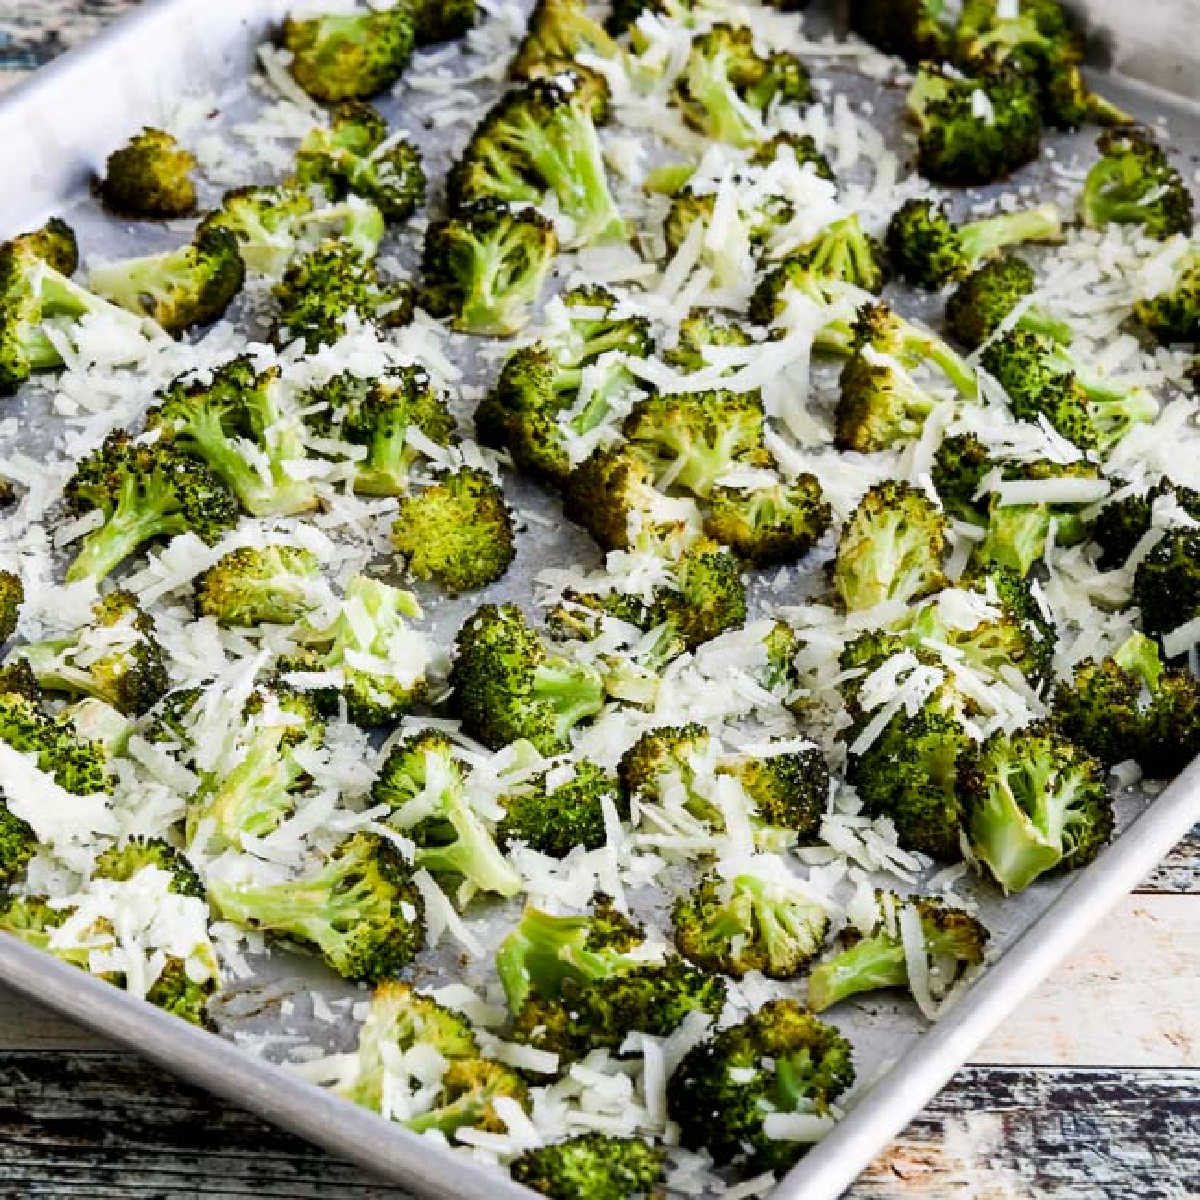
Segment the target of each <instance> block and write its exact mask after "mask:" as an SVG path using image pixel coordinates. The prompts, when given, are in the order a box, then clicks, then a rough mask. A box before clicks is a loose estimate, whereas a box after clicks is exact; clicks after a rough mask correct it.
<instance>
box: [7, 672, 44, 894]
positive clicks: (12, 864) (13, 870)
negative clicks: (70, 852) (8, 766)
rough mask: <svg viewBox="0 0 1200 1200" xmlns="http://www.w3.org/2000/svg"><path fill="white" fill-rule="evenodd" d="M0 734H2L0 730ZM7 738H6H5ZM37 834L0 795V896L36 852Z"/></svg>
mask: <svg viewBox="0 0 1200 1200" xmlns="http://www.w3.org/2000/svg"><path fill="white" fill-rule="evenodd" d="M5 708H7V703H6V699H5V697H4V696H2V695H0V721H3V720H4V718H5V716H6V715H7V714H6V713H5V712H4V711H3V710H4V709H5ZM0 736H3V733H2V731H0ZM5 740H7V739H5ZM37 848H38V841H37V834H36V833H34V831H33V826H32V825H30V824H29V822H28V821H23V820H21V818H20V817H18V816H15V815H14V814H13V813H12V812H11V811H10V810H9V807H8V805H7V804H6V803H5V801H4V797H3V796H0V896H4V895H6V894H7V892H8V889H9V888H10V887H12V885H13V884H14V883H17V882H18V881H19V880H20V879H21V877H22V875H24V873H25V866H26V864H27V863H28V862H29V860H30V859H31V858H32V857H33V856H34V855H35V854H36V853H37Z"/></svg>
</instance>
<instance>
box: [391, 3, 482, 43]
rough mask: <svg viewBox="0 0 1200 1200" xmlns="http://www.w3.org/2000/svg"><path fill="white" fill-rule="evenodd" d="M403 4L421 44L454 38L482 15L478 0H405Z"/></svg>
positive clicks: (461, 34)
mask: <svg viewBox="0 0 1200 1200" xmlns="http://www.w3.org/2000/svg"><path fill="white" fill-rule="evenodd" d="M404 7H405V8H407V9H408V15H409V16H410V17H411V18H412V23H413V32H414V34H416V39H417V45H418V46H432V45H434V44H435V43H437V42H452V41H454V40H455V39H456V38H460V37H462V36H463V34H464V33H466V32H467V30H468V29H470V28H471V27H472V26H473V25H474V24H475V22H476V20H477V19H478V17H479V5H478V4H476V2H475V0H404Z"/></svg>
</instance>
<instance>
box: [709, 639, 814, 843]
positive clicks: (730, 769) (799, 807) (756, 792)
mask: <svg viewBox="0 0 1200 1200" xmlns="http://www.w3.org/2000/svg"><path fill="white" fill-rule="evenodd" d="M779 628H780V627H779V626H776V627H775V628H774V629H773V630H772V635H771V636H775V635H777V634H778V631H779ZM784 628H786V626H785V627H784ZM789 632H790V631H789ZM788 645H789V648H790V647H791V641H790V640H789V643H788ZM770 648H771V647H770V639H768V651H770ZM717 774H718V775H732V776H733V777H734V778H735V779H736V780H737V781H738V782H739V783H740V784H741V785H742V789H743V790H744V791H745V793H746V795H747V796H749V797H750V800H751V802H752V803H753V805H754V815H753V816H752V817H751V818H750V825H751V828H752V829H753V830H754V834H755V840H756V841H757V842H758V843H759V844H761V845H764V846H767V847H771V846H773V845H774V844H775V843H782V844H787V845H791V844H793V843H795V842H800V843H802V844H803V843H807V842H811V841H813V840H814V839H815V838H816V836H817V833H818V831H819V830H820V828H821V821H822V819H823V817H824V816H825V804H826V801H827V800H828V798H829V769H828V767H826V765H825V760H824V758H822V756H821V752H820V751H819V750H818V749H817V748H816V747H815V746H812V747H808V748H806V749H803V750H789V751H786V752H784V753H782V754H767V755H765V756H757V755H750V754H743V755H738V756H737V757H736V758H733V759H727V760H722V761H721V763H720V764H719V765H718V767H717Z"/></svg>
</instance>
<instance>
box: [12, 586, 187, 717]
mask: <svg viewBox="0 0 1200 1200" xmlns="http://www.w3.org/2000/svg"><path fill="white" fill-rule="evenodd" d="M15 654H16V655H17V656H18V657H20V658H21V659H23V660H24V661H25V662H27V663H28V664H29V667H30V669H31V670H32V671H33V674H34V676H35V677H36V679H37V681H38V684H39V686H41V687H42V688H44V689H45V690H47V691H51V692H66V693H67V694H68V695H71V696H94V697H95V698H96V699H97V700H103V701H104V702H105V703H106V704H110V705H112V707H113V708H115V709H116V710H117V711H118V712H120V713H123V714H125V715H126V716H130V717H136V716H140V715H141V714H142V713H144V712H148V711H149V710H150V709H151V708H153V707H154V705H155V704H157V703H158V701H159V700H160V699H161V698H162V696H163V695H164V694H165V693H166V691H167V687H168V680H167V668H166V660H165V656H164V654H163V648H162V646H161V645H160V644H159V641H158V639H157V638H156V637H155V636H154V622H153V621H152V620H151V619H150V617H149V616H147V615H146V613H144V612H143V611H142V610H141V608H139V607H138V603H137V600H136V598H135V597H134V596H133V595H132V594H131V593H129V592H125V591H117V592H110V593H109V594H108V595H107V596H105V597H104V598H103V599H102V600H100V601H98V602H97V603H96V605H95V607H94V608H93V609H92V621H91V623H90V624H89V625H86V626H84V627H83V628H82V629H77V630H76V631H75V632H74V633H72V634H69V635H68V636H66V637H60V638H51V639H49V640H47V641H42V642H28V643H26V644H25V645H23V646H21V647H19V648H18V649H17V650H16V651H15Z"/></svg>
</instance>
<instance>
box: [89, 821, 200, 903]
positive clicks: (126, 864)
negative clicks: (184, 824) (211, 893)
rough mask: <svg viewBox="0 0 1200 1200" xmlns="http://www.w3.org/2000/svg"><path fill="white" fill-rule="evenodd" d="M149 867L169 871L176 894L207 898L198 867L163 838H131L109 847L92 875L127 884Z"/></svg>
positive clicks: (100, 854) (99, 857)
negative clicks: (197, 871)
mask: <svg viewBox="0 0 1200 1200" xmlns="http://www.w3.org/2000/svg"><path fill="white" fill-rule="evenodd" d="M146 867H154V868H155V869H156V870H158V871H166V873H167V874H168V875H170V876H171V882H170V884H169V885H168V889H167V890H168V891H171V892H174V893H175V895H177V896H195V897H196V898H197V899H200V900H203V899H204V884H203V883H202V882H201V881H200V876H199V875H197V874H196V869H195V867H193V866H192V864H191V863H190V862H188V859H187V856H186V855H185V854H184V853H183V851H182V850H176V849H175V847H174V846H172V845H171V844H170V843H169V842H165V841H163V839H162V838H157V837H131V838H129V839H128V840H127V841H124V842H122V843H120V844H119V845H118V844H114V845H112V846H109V847H107V848H106V849H104V850H102V851H101V852H100V853H99V854H98V855H96V865H95V867H94V869H93V871H92V874H93V875H94V876H95V877H97V878H99V879H113V880H116V881H117V882H118V883H125V882H126V881H128V880H130V879H132V878H133V877H134V876H135V875H136V874H137V873H138V872H139V871H141V870H143V869H145V868H146Z"/></svg>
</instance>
